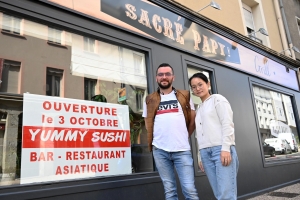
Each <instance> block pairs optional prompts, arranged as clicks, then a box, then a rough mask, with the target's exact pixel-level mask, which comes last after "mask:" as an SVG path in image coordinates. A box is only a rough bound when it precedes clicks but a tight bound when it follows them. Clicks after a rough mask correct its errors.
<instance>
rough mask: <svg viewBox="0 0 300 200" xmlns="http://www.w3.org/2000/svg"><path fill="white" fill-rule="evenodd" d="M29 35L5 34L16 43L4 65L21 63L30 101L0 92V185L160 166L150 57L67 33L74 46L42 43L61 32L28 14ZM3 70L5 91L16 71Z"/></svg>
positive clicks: (24, 89)
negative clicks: (150, 117)
mask: <svg viewBox="0 0 300 200" xmlns="http://www.w3.org/2000/svg"><path fill="white" fill-rule="evenodd" d="M7 22H9V21H7ZM24 32H25V33H26V37H27V36H28V38H29V39H27V40H24V42H19V39H18V38H15V37H7V36H6V37H3V35H2V36H1V35H0V45H1V46H4V44H7V43H11V44H15V45H13V46H6V48H2V52H1V49H0V55H5V57H4V56H3V57H0V63H2V61H5V60H6V59H7V58H14V59H15V60H16V61H18V60H21V61H22V63H20V62H19V65H18V67H19V68H20V67H21V66H22V73H19V74H18V75H17V76H14V79H12V80H14V81H15V83H14V85H17V86H19V85H20V83H21V84H22V85H21V86H22V87H18V88H17V89H18V91H19V92H20V94H22V95H23V99H24V100H23V101H11V100H10V99H7V95H11V94H9V93H6V95H1V94H0V97H1V98H0V104H1V106H2V105H4V106H2V107H1V109H0V119H1V121H0V170H2V171H1V172H0V173H1V174H2V179H1V180H0V185H12V184H27V183H37V182H49V181H63V180H70V179H74V180H75V179H76V180H77V179H83V178H90V177H105V176H118V175H122V176H124V175H130V174H132V173H142V172H152V171H154V170H153V158H152V154H151V153H150V152H149V150H148V148H147V132H146V129H145V122H144V119H143V117H142V109H143V104H142V102H143V101H144V100H145V97H146V96H147V78H146V64H145V56H146V55H145V54H144V53H142V52H138V51H133V50H131V49H129V48H124V47H122V46H119V45H115V44H114V45H113V44H110V43H108V42H103V41H101V40H100V38H90V37H91V36H89V37H86V36H85V35H78V34H75V33H72V32H67V31H63V33H64V34H63V36H64V38H63V39H64V45H66V47H67V48H59V47H56V46H53V45H42V46H41V45H40V44H44V43H45V42H46V41H47V40H51V39H53V40H54V42H55V41H56V42H59V39H61V33H62V31H57V30H55V29H51V28H49V27H48V26H47V25H46V24H40V23H36V22H33V21H29V20H27V19H24ZM106 39H107V38H106ZM4 41H5V42H4ZM36 46H39V51H36ZM25 51H26V52H25ZM91 52H92V53H91ZM45 55H46V56H45ZM1 66H4V65H1ZM50 67H51V68H50ZM0 69H3V70H2V71H3V76H2V79H1V81H2V84H1V91H2V89H3V88H7V86H6V85H7V83H10V82H9V81H6V80H5V79H4V78H5V77H6V78H7V77H10V76H9V73H7V72H6V71H7V69H4V67H2V68H0ZM11 69H13V71H12V72H13V73H11V74H14V75H15V72H17V70H16V69H15V68H11ZM20 80H22V82H20ZM4 92H7V90H5V91H4ZM13 93H14V94H13V95H16V94H17V92H13ZM2 116H3V117H2ZM6 135H9V136H11V137H5V136H6Z"/></svg>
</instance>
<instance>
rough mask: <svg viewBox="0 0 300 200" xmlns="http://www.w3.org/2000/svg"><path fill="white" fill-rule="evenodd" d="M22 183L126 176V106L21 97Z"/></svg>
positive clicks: (128, 159) (128, 167) (128, 161)
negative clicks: (22, 104) (22, 102)
mask: <svg viewBox="0 0 300 200" xmlns="http://www.w3.org/2000/svg"><path fill="white" fill-rule="evenodd" d="M22 134H23V137H22V157H21V158H22V159H21V166H22V167H21V184H25V183H34V182H45V181H59V180H66V179H77V178H88V177H99V176H109V175H122V174H130V173H132V172H131V149H130V128H129V111H128V106H127V105H119V104H109V103H102V102H93V101H84V100H75V99H67V98H60V97H49V96H42V95H33V94H24V106H23V133H22Z"/></svg>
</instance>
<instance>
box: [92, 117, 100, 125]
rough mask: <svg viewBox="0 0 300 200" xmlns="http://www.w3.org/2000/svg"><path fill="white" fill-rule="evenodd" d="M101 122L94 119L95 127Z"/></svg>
mask: <svg viewBox="0 0 300 200" xmlns="http://www.w3.org/2000/svg"><path fill="white" fill-rule="evenodd" d="M98 124H99V122H98V119H96V118H94V119H93V125H94V126H98Z"/></svg>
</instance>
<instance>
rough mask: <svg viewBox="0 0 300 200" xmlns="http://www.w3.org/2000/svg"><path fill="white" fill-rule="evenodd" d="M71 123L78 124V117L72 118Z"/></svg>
mask: <svg viewBox="0 0 300 200" xmlns="http://www.w3.org/2000/svg"><path fill="white" fill-rule="evenodd" d="M70 123H71V124H72V125H74V124H76V123H77V119H76V117H71V118H70Z"/></svg>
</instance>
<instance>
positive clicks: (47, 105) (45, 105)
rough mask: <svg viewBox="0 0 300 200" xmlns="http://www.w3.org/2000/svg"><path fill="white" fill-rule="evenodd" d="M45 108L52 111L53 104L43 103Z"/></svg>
mask: <svg viewBox="0 0 300 200" xmlns="http://www.w3.org/2000/svg"><path fill="white" fill-rule="evenodd" d="M43 108H44V109H45V110H50V109H51V103H50V102H49V101H44V102H43Z"/></svg>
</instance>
